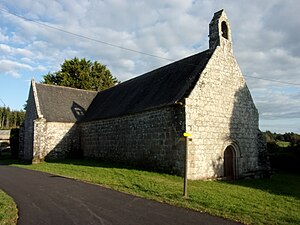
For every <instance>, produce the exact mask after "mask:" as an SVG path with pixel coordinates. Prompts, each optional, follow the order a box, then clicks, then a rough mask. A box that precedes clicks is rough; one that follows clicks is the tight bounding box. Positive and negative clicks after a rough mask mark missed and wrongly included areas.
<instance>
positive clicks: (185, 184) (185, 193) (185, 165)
mask: <svg viewBox="0 0 300 225" xmlns="http://www.w3.org/2000/svg"><path fill="white" fill-rule="evenodd" d="M188 141H189V139H188V137H185V162H184V182H183V197H185V198H187V196H188V193H187V186H188V180H187V174H188V145H189V143H188Z"/></svg>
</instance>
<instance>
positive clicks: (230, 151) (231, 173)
mask: <svg viewBox="0 0 300 225" xmlns="http://www.w3.org/2000/svg"><path fill="white" fill-rule="evenodd" d="M224 177H225V178H226V179H227V180H234V179H235V177H236V154H235V150H234V148H233V147H232V146H228V147H227V148H226V149H225V151H224Z"/></svg>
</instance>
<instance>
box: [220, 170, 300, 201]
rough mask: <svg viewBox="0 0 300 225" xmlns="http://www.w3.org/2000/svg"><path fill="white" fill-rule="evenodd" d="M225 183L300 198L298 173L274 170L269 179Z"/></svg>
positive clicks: (299, 176) (299, 177)
mask: <svg viewBox="0 0 300 225" xmlns="http://www.w3.org/2000/svg"><path fill="white" fill-rule="evenodd" d="M224 182H225V181H224ZM226 183H229V184H232V185H238V186H243V187H248V188H254V189H259V190H262V191H265V192H269V193H271V194H276V195H284V196H290V197H294V198H296V199H300V175H298V174H289V173H286V172H276V173H275V174H274V175H273V176H272V177H271V178H270V179H249V180H236V181H231V182H226Z"/></svg>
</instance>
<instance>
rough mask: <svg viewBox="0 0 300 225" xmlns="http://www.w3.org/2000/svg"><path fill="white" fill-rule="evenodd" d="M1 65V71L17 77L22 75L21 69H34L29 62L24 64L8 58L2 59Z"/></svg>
mask: <svg viewBox="0 0 300 225" xmlns="http://www.w3.org/2000/svg"><path fill="white" fill-rule="evenodd" d="M0 65H1V67H0V73H4V74H8V75H11V76H13V77H17V78H18V77H20V71H21V70H29V71H32V70H33V68H32V67H31V66H29V65H27V64H22V63H18V62H15V61H11V60H6V59H2V60H0Z"/></svg>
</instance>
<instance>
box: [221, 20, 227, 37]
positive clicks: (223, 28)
mask: <svg viewBox="0 0 300 225" xmlns="http://www.w3.org/2000/svg"><path fill="white" fill-rule="evenodd" d="M221 29H222V37H224V38H226V39H228V27H227V24H226V22H225V21H223V22H222V24H221Z"/></svg>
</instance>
